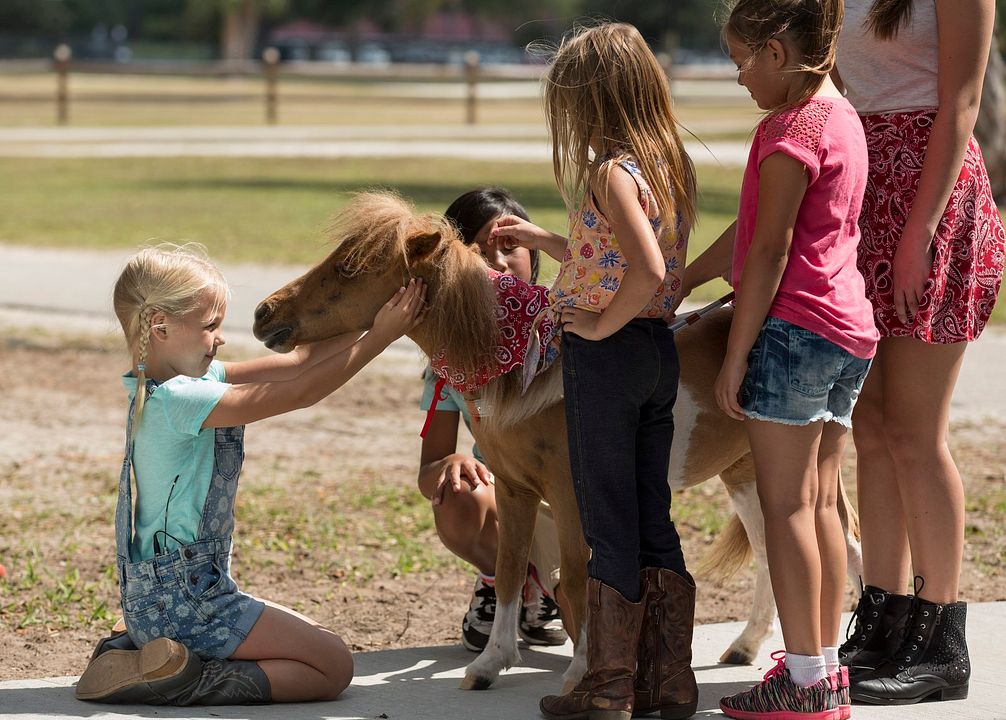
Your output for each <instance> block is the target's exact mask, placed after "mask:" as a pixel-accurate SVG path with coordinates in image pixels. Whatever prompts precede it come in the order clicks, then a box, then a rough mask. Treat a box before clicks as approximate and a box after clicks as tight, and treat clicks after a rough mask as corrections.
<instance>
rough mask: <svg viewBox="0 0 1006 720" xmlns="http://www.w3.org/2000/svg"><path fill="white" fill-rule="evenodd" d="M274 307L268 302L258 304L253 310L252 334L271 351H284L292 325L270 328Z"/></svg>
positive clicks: (291, 333)
mask: <svg viewBox="0 0 1006 720" xmlns="http://www.w3.org/2000/svg"><path fill="white" fill-rule="evenodd" d="M273 313H274V307H273V305H272V304H270V303H269V301H268V300H266V301H263V302H261V303H259V306H258V307H257V308H255V323H254V325H252V332H253V333H254V334H255V337H257V338H258V339H259V340H261V341H262V342H263V343H265V346H266V347H267V348H269V349H270V350H272V349H276V348H278V349H281V350H282V349H284V347H285V346H286V344H287V341H288V340H289V339H290V336H291V335H293V330H294V328H293V325H291V324H284V325H279V326H275V327H270V325H269V322H270V321H271V320H272V319H273Z"/></svg>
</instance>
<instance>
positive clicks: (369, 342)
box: [203, 279, 426, 428]
mask: <svg viewBox="0 0 1006 720" xmlns="http://www.w3.org/2000/svg"><path fill="white" fill-rule="evenodd" d="M425 294H426V285H425V284H424V283H423V281H422V280H415V279H413V280H410V281H409V287H408V288H407V289H406V288H401V289H400V290H399V291H398V292H397V293H395V295H394V297H392V298H391V299H390V300H389V301H388V302H387V303H386V304H385V305H384V307H382V308H381V311H380V312H379V313H378V314H377V317H376V318H375V319H374V326H373V327H372V328H371V329H370V332H368V333H367V334H366V335H364V336H363V338H362V339H360V340H359V341H358V342H356V343H354V344H353V345H352V346H350V347H349V348H348V349H346V350H343V351H342V352H340V353H338V354H336V355H333V356H332V357H330V358H328V359H326V360H324V361H322V362H319V363H316V364H315V365H314V366H313V367H311V368H309V369H308V370H306V371H305V372H302V373H300V374H299V375H298V376H297V377H295V378H293V379H291V380H279V381H274V382H250V383H244V384H242V385H235V386H233V387H231V388H230V389H229V390H228V391H227V392H225V393H224V395H223V397H221V398H220V401H219V402H218V403H217V405H216V407H215V408H213V411H212V412H211V413H210V414H209V416H208V417H207V418H206V421H205V422H204V423H203V427H204V428H206V427H231V426H234V425H245V424H247V423H250V422H255V421H256V420H262V419H263V418H267V417H272V416H273V415H280V414H282V413H285V412H289V411H290V410H297V409H299V408H305V407H309V406H311V405H314V404H315V403H316V402H318V401H319V400H321V399H322V398H324V397H326V396H328V395H329V394H331V393H332V392H334V391H335V390H336V389H338V388H339V387H341V386H342V385H343V384H345V382H346V381H347V380H349V379H350V378H351V377H353V376H354V375H356V373H358V372H359V371H360V370H362V369H363V367H364V366H365V365H366V364H367V363H368V362H370V361H371V360H373V359H374V358H375V357H377V356H378V355H380V354H381V352H382V351H383V350H384V349H385V348H386V347H388V345H390V344H391V343H392V342H393V341H394V340H396V339H398V338H399V337H401V336H402V335H404V334H405V333H406V332H407V331H409V330H410V329H412V328H413V327H415V325H416V324H417V323H418V322H419V320H420V319H421V315H422V311H423V308H424V307H425Z"/></svg>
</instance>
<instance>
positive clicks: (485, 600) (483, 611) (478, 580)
mask: <svg viewBox="0 0 1006 720" xmlns="http://www.w3.org/2000/svg"><path fill="white" fill-rule="evenodd" d="M495 619H496V579H495V578H491V577H488V576H487V575H483V574H482V573H479V574H478V575H476V577H475V589H474V590H473V591H472V601H471V604H470V605H469V606H468V612H466V613H465V617H464V619H463V620H462V621H461V642H462V643H463V644H464V646H465V647H466V648H468V649H469V650H471V651H472V652H482V651H483V650H485V648H486V644H487V643H488V642H489V633H491V632H492V629H493V620H495Z"/></svg>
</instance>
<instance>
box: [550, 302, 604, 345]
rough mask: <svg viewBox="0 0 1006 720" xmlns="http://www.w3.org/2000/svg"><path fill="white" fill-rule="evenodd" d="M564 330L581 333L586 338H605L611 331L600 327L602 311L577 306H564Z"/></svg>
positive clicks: (561, 316)
mask: <svg viewBox="0 0 1006 720" xmlns="http://www.w3.org/2000/svg"><path fill="white" fill-rule="evenodd" d="M559 317H560V319H561V322H562V331H563V332H571V333H575V334H576V335H579V336H580V337H582V338H583V339H584V340H604V338H606V337H608V335H609V333H606V332H604V331H603V330H601V329H599V328H598V325H599V324H600V322H601V313H596V312H591V311H590V310H584V309H582V308H576V307H564V308H563V309H562V311H561V314H560V316H559Z"/></svg>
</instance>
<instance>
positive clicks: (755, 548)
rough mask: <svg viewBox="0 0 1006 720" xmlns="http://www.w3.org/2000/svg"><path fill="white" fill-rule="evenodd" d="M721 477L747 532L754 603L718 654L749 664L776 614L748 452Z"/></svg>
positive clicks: (729, 660) (732, 661)
mask: <svg viewBox="0 0 1006 720" xmlns="http://www.w3.org/2000/svg"><path fill="white" fill-rule="evenodd" d="M721 477H722V478H723V482H724V484H725V485H726V486H727V490H728V491H729V493H730V500H731V501H732V502H733V506H734V511H735V512H736V513H737V517H738V518H740V521H741V523H742V524H743V525H744V530H745V532H747V536H748V541H749V542H750V543H751V551H752V552H753V553H754V558H755V564H756V566H757V575H756V576H755V591H754V602H753V604H752V606H751V614H750V615H749V616H748V623H747V625H746V626H745V627H744V631H743V632H741V634H740V635H739V636H737V639H736V640H734V641H733V642H732V643H730V647H729V648H727V650H726V652H724V653H723V654H722V655H721V656H720V662H722V663H728V664H730V665H750V664H751V663H752V662H753V661H754V659H755V656H757V655H758V649H759V648H761V645H762V643H763V642H765V640H766V639H767V638H768V637H769V636H770V635H771V634H772V623H773V622H774V621H775V616H776V608H775V598H774V597H773V595H772V580H771V578H770V577H769V572H768V554H767V552H766V550H765V518H764V516H763V515H762V511H761V503H760V502H759V501H758V489H757V487H756V486H755V476H754V463H753V462H752V461H751V457H750V455H749V456H748V457H747V458H745V459H744V460H743V461H739V462H737V463H735V464H734V465H732V466H731V467H730V468H729V469H727V470H724V471H723V473H722V474H721Z"/></svg>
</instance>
